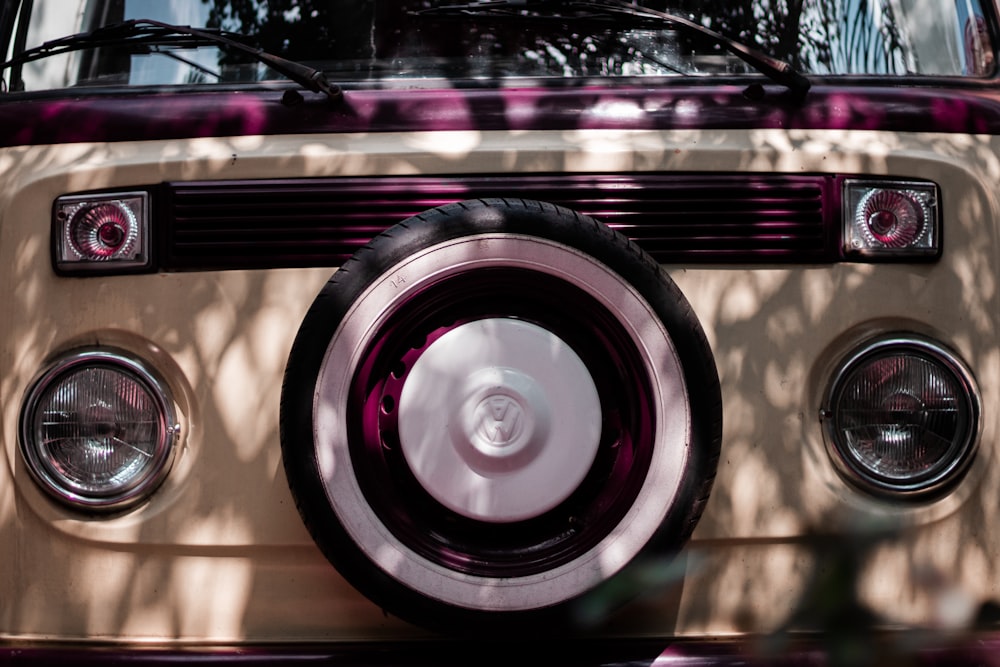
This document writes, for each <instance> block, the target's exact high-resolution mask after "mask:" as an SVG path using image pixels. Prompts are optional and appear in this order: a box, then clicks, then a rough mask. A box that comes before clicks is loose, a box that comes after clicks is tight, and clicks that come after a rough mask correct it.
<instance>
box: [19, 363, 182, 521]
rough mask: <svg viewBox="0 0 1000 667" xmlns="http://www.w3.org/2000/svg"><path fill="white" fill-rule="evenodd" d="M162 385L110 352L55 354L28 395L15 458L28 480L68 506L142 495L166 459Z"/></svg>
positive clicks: (168, 412)
mask: <svg viewBox="0 0 1000 667" xmlns="http://www.w3.org/2000/svg"><path fill="white" fill-rule="evenodd" d="M173 406H174V403H173V400H172V399H171V396H170V394H169V392H168V391H167V389H166V385H165V384H164V383H163V382H161V381H160V380H159V379H158V378H157V376H156V375H155V373H154V372H153V371H152V370H151V369H150V368H149V367H147V366H146V365H145V364H144V363H142V362H141V361H139V360H136V359H133V358H131V357H129V356H128V355H127V354H125V353H122V352H119V351H116V350H91V351H80V352H75V353H72V354H70V355H68V356H65V357H62V358H60V359H59V360H57V361H56V362H55V363H54V364H52V365H51V366H50V367H48V369H46V370H45V371H44V372H43V373H42V375H41V376H40V377H39V378H38V380H36V382H35V383H34V385H33V386H32V387H31V389H30V390H29V391H28V394H27V397H26V399H25V402H24V405H23V407H22V410H21V419H20V427H21V453H22V455H23V457H24V461H25V463H26V464H27V467H28V470H29V471H30V472H31V475H32V477H33V478H34V479H35V481H36V482H38V484H39V485H40V486H41V487H42V489H44V490H45V491H46V492H47V493H49V494H50V495H51V496H53V497H54V498H56V499H57V500H59V501H61V502H63V503H66V504H68V505H71V506H73V507H76V508H84V509H95V510H97V509H100V510H116V509H121V508H124V507H128V506H130V505H134V504H135V503H138V502H140V501H142V500H143V499H145V498H146V497H148V496H149V494H150V493H152V492H153V491H154V490H155V489H156V487H157V486H158V485H159V484H160V482H161V481H163V478H164V477H165V476H166V474H167V471H168V470H169V468H170V463H171V460H172V458H173V449H174V441H175V440H176V434H177V430H178V429H177V427H176V426H175V424H176V421H175V418H174V408H173Z"/></svg>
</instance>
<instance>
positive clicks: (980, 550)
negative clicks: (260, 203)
mask: <svg viewBox="0 0 1000 667" xmlns="http://www.w3.org/2000/svg"><path fill="white" fill-rule="evenodd" d="M998 151H1000V142H997V141H996V140H994V139H991V138H987V137H974V136H971V137H970V136H950V135H947V136H946V135H905V134H890V133H869V132H839V131H830V132H806V131H795V132H791V131H789V132H785V131H778V130H771V131H752V132H718V131H713V132H592V131H572V132H565V133H528V132H520V133H475V132H459V133H434V134H413V135H398V134H373V135H340V136H330V137H327V136H311V135H310V136H291V137H241V138H233V139H199V140H192V141H166V142H149V143H130V144H93V145H71V146H52V147H48V146H40V147H31V148H11V149H5V150H2V151H0V266H3V267H7V268H5V270H3V271H0V289H2V290H3V293H4V294H7V295H10V296H9V298H7V299H6V301H5V303H4V307H3V315H4V316H3V317H2V318H0V340H3V341H5V345H3V347H2V348H0V428H2V439H3V442H2V446H3V457H2V458H3V459H4V460H3V462H2V464H0V563H2V564H3V567H0V639H2V638H18V637H33V638H49V639H81V638H97V639H102V638H104V639H106V638H116V637H125V638H128V639H133V640H136V641H145V642H164V641H166V642H174V641H180V642H220V641H234V640H246V641H267V640H285V639H309V640H348V639H359V638H370V637H403V636H413V635H416V634H419V631H417V630H414V629H412V628H410V627H409V626H407V625H405V624H403V623H402V622H399V621H396V620H394V619H390V618H386V617H385V616H383V614H382V612H381V610H380V609H378V608H376V607H375V606H374V605H372V604H370V603H368V602H367V601H366V600H365V599H364V598H363V597H361V596H360V595H359V594H358V593H356V592H355V591H354V590H353V589H352V588H351V587H350V586H348V585H347V584H346V583H345V582H343V581H342V580H341V579H340V577H339V576H338V575H337V574H336V573H335V572H334V571H333V569H332V568H331V567H330V566H329V565H328V564H327V563H326V561H325V560H324V559H323V558H322V556H321V555H320V554H319V552H318V550H317V549H316V548H315V547H314V546H313V543H312V541H311V539H310V537H309V535H308V534H307V532H306V531H305V529H304V528H303V526H302V524H301V521H300V520H299V517H298V514H297V512H296V510H295V507H294V503H293V501H292V498H291V495H290V493H289V491H288V489H287V485H286V482H285V479H284V475H283V471H282V468H281V458H280V457H281V454H280V450H279V439H278V403H279V399H280V388H281V381H282V373H283V370H284V363H285V360H286V358H287V354H288V350H289V347H290V345H291V342H292V339H293V338H294V336H295V333H296V330H297V328H298V325H299V322H300V321H301V320H302V317H303V315H304V313H305V311H306V309H307V308H308V307H309V305H310V303H311V302H312V299H313V297H314V296H315V295H316V293H317V292H318V291H319V289H320V288H321V287H322V285H323V284H324V282H325V281H326V280H327V279H328V278H329V276H330V274H331V270H329V269H307V270H280V271H266V272H263V271H262V272H246V271H234V272H217V273H187V274H169V275H151V276H133V277H120V278H88V279H60V278H57V277H55V276H54V274H53V273H52V270H51V264H50V260H49V213H50V210H51V204H52V200H53V199H54V198H55V197H56V196H58V195H60V194H64V193H69V192H74V191H81V190H88V189H95V188H107V187H132V186H135V185H142V184H148V183H157V182H160V181H164V180H181V179H228V178H271V177H274V176H275V175H280V176H282V177H309V176H336V175H379V174H448V173H494V172H528V171H539V172H541V171H545V172H550V171H567V172H580V171H589V170H598V171H609V170H611V171H613V170H619V171H633V170H643V171H645V170H664V171H670V170H683V171H761V172H770V171H783V172H790V173H800V172H836V173H848V172H850V173H868V174H891V175H893V176H898V177H921V178H930V179H932V180H935V181H936V182H938V183H939V184H940V185H941V188H942V192H943V196H942V204H943V217H944V225H945V254H944V257H943V259H942V260H941V261H940V262H938V263H935V264H927V265H911V264H901V265H892V266H889V265H863V264H857V265H853V264H842V265H835V266H824V267H755V268H741V267H704V266H701V267H683V266H670V267H666V269H667V270H668V272H669V273H670V275H671V276H672V277H673V278H674V280H675V281H676V282H677V283H678V285H679V286H680V287H681V289H682V290H683V291H684V293H685V294H686V295H687V297H688V299H689V300H690V301H691V303H692V305H693V307H694V311H695V313H696V314H697V315H698V317H699V319H700V320H701V322H702V325H703V326H704V328H705V331H706V333H707V335H708V338H709V341H710V343H711V345H712V347H713V350H714V352H715V355H716V363H717V366H718V369H719V374H720V377H721V380H722V387H723V399H724V415H725V418H724V438H723V445H722V447H723V449H722V457H721V460H720V463H719V474H718V478H717V480H716V484H715V487H714V489H713V494H712V497H711V500H710V501H709V504H708V507H707V510H706V512H705V515H704V517H703V518H702V521H701V523H700V524H699V527H698V529H697V530H696V533H695V539H694V540H693V541H692V544H691V545H690V548H689V550H688V552H687V556H686V558H687V561H686V562H687V568H688V576H687V578H686V579H685V581H684V582H683V584H679V585H673V586H667V587H664V588H663V589H662V591H661V593H659V594H658V595H654V596H648V597H645V598H643V599H642V600H641V601H640V602H638V603H636V604H633V605H632V606H630V607H628V608H626V609H625V610H624V611H623V613H622V615H621V616H620V617H619V619H618V620H617V621H615V622H613V623H612V624H611V625H610V626H609V627H608V628H606V629H605V630H604V632H611V633H623V634H636V633H655V634H677V635H689V634H713V635H716V634H730V633H737V632H746V631H751V632H754V631H755V632H761V631H767V630H769V629H771V628H773V627H775V626H777V625H778V624H780V623H781V622H782V621H783V619H784V618H786V617H787V615H788V614H790V613H791V610H792V608H793V607H794V605H795V603H796V600H797V597H798V594H799V593H800V592H801V591H802V590H803V588H804V586H805V585H806V582H807V581H808V578H809V571H810V566H811V564H812V562H813V552H812V551H811V550H810V548H809V545H810V542H809V540H808V539H807V538H806V537H804V536H805V535H807V534H808V533H809V532H810V531H814V530H816V529H819V528H829V527H830V526H833V525H836V524H837V522H838V521H843V520H845V517H850V516H855V515H862V516H866V517H876V518H879V519H880V520H885V521H892V522H894V523H895V524H898V525H899V526H902V533H901V536H900V538H899V539H897V540H893V541H890V542H888V543H885V544H883V545H881V546H880V547H879V548H878V549H877V551H876V552H875V553H874V554H873V556H872V558H871V559H870V561H869V563H868V565H867V569H866V570H865V574H864V577H863V579H862V581H863V590H862V591H861V594H862V597H863V598H864V599H865V600H866V601H868V602H869V603H870V604H872V605H873V606H875V607H877V608H878V609H880V610H882V611H883V612H885V613H886V615H887V616H888V617H890V618H892V619H896V620H898V621H899V622H907V623H939V622H940V618H939V617H941V612H940V610H939V609H938V608H939V607H940V604H941V599H943V598H942V597H941V595H938V594H937V593H936V592H935V591H938V590H939V589H940V590H944V589H948V590H952V591H955V590H957V591H959V592H960V593H962V594H964V595H966V596H967V597H968V598H969V599H971V600H979V599H985V598H991V597H1000V570H998V565H997V563H1000V558H998V556H1000V541H998V538H997V537H995V536H994V535H993V534H992V533H993V532H994V531H989V530H986V529H984V528H983V527H984V526H993V525H996V522H997V519H998V517H997V514H998V512H1000V510H998V507H997V503H996V502H995V498H996V497H998V496H1000V479H998V475H997V472H996V471H995V469H996V466H995V461H994V459H995V440H996V436H997V423H996V411H995V410H993V409H991V406H994V405H996V404H997V401H998V398H1000V396H998V389H1000V388H998V382H1000V348H998V341H1000V337H998V335H997V334H998V332H997V328H998V327H997V324H998V323H997V319H998V313H1000V309H998V294H997V285H998V275H997V271H998V269H997V268H996V267H997V266H998V265H1000V264H998V262H997V247H998V245H997V228H996V224H995V221H996V220H997V219H998V202H997V200H996V197H995V196H994V194H993V193H994V190H995V183H997V182H998V179H1000V162H998V159H997V154H998ZM899 325H903V326H906V327H908V328H909V327H912V328H918V329H927V330H929V331H931V332H933V333H935V335H937V336H938V337H939V338H940V339H941V340H942V341H944V342H946V343H948V344H949V345H952V346H953V347H955V348H956V349H957V350H958V351H959V352H960V353H961V354H962V356H963V357H964V359H965V360H966V362H967V363H968V364H969V365H970V366H971V368H972V369H973V371H974V373H975V374H976V377H977V380H978V383H979V386H980V389H981V392H982V395H983V404H984V406H986V409H985V410H984V419H983V431H982V440H981V446H980V455H979V458H978V460H977V461H976V464H975V467H974V469H973V471H972V473H971V474H970V475H969V476H968V478H967V479H966V481H965V482H964V483H963V484H962V485H961V486H960V488H959V489H957V490H956V492H955V493H953V494H952V495H951V496H949V497H948V498H945V499H943V500H942V501H940V502H937V503H933V504H930V505H922V506H919V507H916V508H900V507H898V506H894V505H891V504H887V503H879V502H875V501H872V500H870V499H868V498H865V497H863V496H861V495H860V494H858V493H856V492H854V491H852V490H851V489H849V488H847V487H846V486H845V485H844V484H843V483H842V482H840V480H839V479H838V478H837V477H836V475H835V474H834V473H833V472H832V469H831V466H830V464H829V461H828V459H827V456H826V453H825V451H824V448H823V443H822V436H821V432H820V426H819V421H818V418H817V411H818V408H819V397H820V395H821V394H822V391H823V389H824V387H825V380H826V378H827V377H828V374H829V371H830V367H831V365H832V363H833V362H834V361H835V360H836V358H837V357H838V356H839V355H842V354H844V353H846V352H847V351H848V350H849V349H850V345H851V342H852V341H853V340H856V339H857V338H858V337H859V336H861V335H862V334H864V333H865V332H869V331H877V330H883V329H887V328H892V327H894V326H899ZM98 342H100V343H109V344H114V345H118V346H120V347H125V348H127V349H130V350H133V351H134V352H136V353H139V354H142V355H143V356H144V357H146V358H147V359H149V360H151V361H153V362H154V363H155V364H156V365H157V367H158V368H160V370H161V371H162V372H163V373H165V374H166V375H167V377H168V380H169V382H170V384H171V386H172V388H173V389H174V392H175V394H176V396H177V399H178V403H179V404H180V405H179V407H180V413H181V425H182V430H183V437H182V449H181V451H180V454H179V457H178V460H177V462H176V464H175V468H174V470H173V472H172V474H171V475H170V477H169V479H168V481H167V483H166V484H165V486H164V488H163V489H161V491H160V492H158V493H157V494H156V496H155V497H154V498H153V500H152V501H151V502H150V503H149V504H147V505H146V506H144V507H142V508H140V509H138V510H136V511H134V512H132V513H130V514H127V515H124V516H121V517H115V518H106V519H82V518H80V517H78V516H76V515H72V514H70V513H67V512H65V511H63V510H60V509H57V508H56V507H54V506H53V505H52V504H51V503H49V502H48V501H47V500H46V499H44V498H43V497H41V495H40V494H39V492H38V491H37V490H36V489H35V488H34V485H33V484H32V482H31V480H30V479H29V478H28V476H27V475H26V471H25V470H24V467H23V464H22V463H21V462H20V460H19V458H18V455H17V452H16V449H17V445H16V428H17V426H16V425H17V412H18V410H19V407H20V401H21V397H22V395H23V394H24V391H25V389H26V387H27V385H28V384H29V383H30V381H31V379H32V377H33V376H34V375H35V374H36V373H37V372H38V370H39V369H40V367H41V366H42V364H43V363H44V361H45V359H46V358H48V357H50V356H52V355H53V354H55V353H58V352H59V351H61V350H64V349H67V348H69V347H73V346H75V345H79V344H84V343H87V344H94V343H98ZM935 572H936V573H940V574H941V575H942V577H944V576H945V575H947V585H945V584H944V583H940V582H941V581H944V579H942V578H938V579H935V578H934V577H931V576H929V575H928V573H935ZM932 581H933V582H935V583H934V584H933V585H931V584H930V583H928V582H932Z"/></svg>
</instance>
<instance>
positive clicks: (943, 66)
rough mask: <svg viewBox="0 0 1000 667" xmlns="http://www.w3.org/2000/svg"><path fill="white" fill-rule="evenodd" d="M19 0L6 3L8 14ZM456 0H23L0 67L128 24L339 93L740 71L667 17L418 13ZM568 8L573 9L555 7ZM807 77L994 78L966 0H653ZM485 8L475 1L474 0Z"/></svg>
mask: <svg viewBox="0 0 1000 667" xmlns="http://www.w3.org/2000/svg"><path fill="white" fill-rule="evenodd" d="M17 4H18V3H14V5H17ZM454 4H455V2H453V0H401V1H400V2H394V3H389V2H376V0H270V1H268V0H34V2H28V3H24V4H23V6H22V7H21V9H20V10H19V11H18V12H17V13H16V14H15V13H14V12H10V11H9V10H8V15H7V17H6V18H7V20H8V23H9V25H8V26H6V29H4V30H0V35H6V34H9V35H10V39H8V40H7V41H8V42H9V43H7V44H5V45H4V47H5V51H4V55H5V59H7V58H10V57H12V56H14V55H16V54H17V53H20V52H22V51H23V50H25V49H30V48H32V47H35V46H37V45H39V44H42V43H43V42H46V41H49V40H53V39H56V38H60V37H64V36H66V35H69V34H73V33H78V32H85V31H89V30H93V29H95V28H97V27H100V26H103V25H108V24H113V23H118V22H121V21H123V20H127V19H138V18H146V19H154V20H158V21H163V22H167V23H172V24H177V25H189V26H195V27H206V28H211V29H221V30H225V31H232V32H236V33H241V34H243V35H245V36H246V41H247V43H248V44H250V45H251V46H254V47H255V48H262V49H264V50H265V51H267V52H270V53H273V54H276V55H280V56H282V57H285V58H288V59H292V60H296V61H300V62H303V63H306V64H308V65H310V66H311V67H315V68H317V69H319V70H321V71H323V72H325V73H326V75H327V77H328V78H329V79H330V80H331V81H334V82H337V83H339V84H341V85H344V86H347V87H350V86H351V85H364V84H365V83H370V82H373V81H378V82H382V83H391V82H402V83H403V84H406V85H416V84H418V83H419V82H420V81H428V80H440V79H449V80H452V81H455V82H462V81H466V82H473V83H474V82H481V81H484V80H486V81H501V80H510V79H523V78H536V79H538V78H541V79H573V78H582V79H606V78H614V79H623V78H635V77H643V78H649V77H653V78H664V77H688V76H702V77H708V76H725V75H730V76H731V75H743V74H748V73H752V72H753V70H752V69H751V68H749V67H748V66H747V65H746V63H744V62H743V61H741V60H740V59H738V58H735V57H733V56H732V55H731V54H730V53H728V52H727V51H726V50H725V49H723V48H721V47H720V45H719V44H717V43H713V42H711V41H710V40H705V39H702V38H699V37H698V36H697V35H693V34H691V33H690V32H687V31H678V30H676V29H674V27H673V26H671V25H670V24H669V23H666V22H663V21H654V20H652V19H650V18H648V17H647V18H646V19H640V18H636V17H626V16H622V15H621V14H614V15H602V14H601V12H600V11H598V10H597V9H593V8H591V9H589V10H587V11H583V10H576V11H572V10H570V9H568V8H566V9H561V8H560V3H556V2H551V1H549V2H545V3H536V5H537V8H536V5H531V6H530V8H527V7H528V6H524V7H526V8H520V9H519V8H515V9H513V10H510V11H508V12H506V13H504V14H503V15H497V14H496V13H494V12H491V11H483V10H482V9H481V8H479V7H477V8H472V9H467V10H466V11H464V12H461V13H459V12H448V13H441V12H428V13H424V14H421V13H420V12H421V11H422V10H428V9H432V8H435V7H440V6H442V5H454ZM563 4H565V5H567V6H570V5H573V4H574V3H563ZM642 4H643V5H644V6H646V7H649V8H651V9H655V10H657V11H660V12H669V13H672V14H676V15H679V16H682V17H684V18H687V19H690V20H692V21H694V22H697V23H699V24H701V25H703V26H705V27H707V28H710V29H712V30H714V31H716V32H718V33H721V34H723V35H725V36H727V37H729V38H731V39H734V40H737V41H739V42H742V43H744V44H747V45H749V46H751V47H753V48H756V49H758V50H760V51H762V52H764V53H766V54H768V55H771V56H774V57H777V58H780V59H782V60H785V61H787V62H789V63H790V64H791V65H792V66H793V67H795V68H796V69H798V70H799V71H801V72H802V73H804V74H807V75H868V76H872V75H875V76H917V77H919V76H956V77H959V76H962V77H982V76H987V75H991V74H992V73H993V69H994V58H993V47H992V45H991V44H992V42H991V35H990V34H989V30H988V26H989V25H990V23H989V21H987V20H986V18H985V17H984V15H983V11H982V7H981V6H980V2H979V1H978V0H714V1H707V0H671V1H668V2H662V1H659V2H658V1H656V0H652V1H651V2H648V3H642ZM480 6H481V3H480ZM280 78H281V76H280V75H278V74H277V73H275V72H273V71H271V70H270V69H268V68H267V67H266V65H263V64H261V63H260V62H258V61H257V60H255V59H254V58H252V57H250V56H248V55H247V54H246V53H240V52H236V51H234V50H233V49H226V48H221V49H220V48H219V47H218V46H213V45H205V44H197V45H192V44H186V45H185V44H181V43H176V44H174V43H163V44H150V43H148V42H146V43H144V44H142V45H139V44H129V45H125V44H114V45H106V46H102V47H99V48H86V49H80V50H78V51H73V52H71V53H65V54H60V55H54V56H49V57H45V58H41V59H39V60H36V61H33V62H28V63H25V64H23V65H19V66H17V67H15V68H11V69H10V70H8V71H5V72H3V79H4V83H5V85H7V86H9V87H10V89H12V90H28V91H31V90H45V89H53V88H67V87H76V86H100V85H115V86H120V85H133V86H143V85H157V86H162V85H190V84H205V85H212V84H238V83H243V82H260V81H267V80H272V79H280Z"/></svg>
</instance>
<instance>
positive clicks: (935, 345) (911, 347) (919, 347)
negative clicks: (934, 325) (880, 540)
mask: <svg viewBox="0 0 1000 667" xmlns="http://www.w3.org/2000/svg"><path fill="white" fill-rule="evenodd" d="M906 352H911V353H913V352H915V353H918V354H920V355H921V356H923V357H925V358H927V359H929V360H930V361H932V362H935V363H938V364H941V365H942V366H943V367H944V368H945V369H946V370H948V371H950V372H951V374H952V375H953V376H954V377H955V379H956V380H957V382H958V384H959V385H960V387H961V389H962V394H963V395H962V396H959V397H956V398H959V399H961V398H964V399H965V401H966V404H965V408H966V409H967V410H968V414H969V425H968V429H967V430H966V432H965V433H964V434H963V436H962V440H961V442H959V444H958V446H957V448H956V450H955V455H954V456H952V460H951V461H950V462H949V463H948V464H947V465H944V466H943V467H941V469H940V470H937V471H935V472H934V474H932V475H930V476H928V477H927V478H925V479H919V480H917V481H915V482H911V483H906V482H893V481H889V480H886V479H884V478H882V477H879V476H877V475H875V474H873V473H867V472H866V469H865V467H864V466H863V465H861V464H858V463H854V462H853V460H852V459H851V457H849V456H848V455H847V454H846V453H845V452H844V451H843V450H842V447H841V446H840V444H839V438H838V437H837V436H838V434H837V429H836V422H837V415H836V411H835V410H834V405H833V402H834V399H835V398H836V397H837V395H838V393H839V391H840V389H841V385H842V383H843V382H844V380H845V378H846V376H847V375H848V374H849V373H850V372H852V371H853V370H854V369H855V368H856V367H857V366H858V365H859V364H860V363H862V362H864V361H867V360H868V359H870V358H872V357H877V356H891V355H892V354H893V353H897V354H902V353H906ZM836 368H837V370H836V372H834V373H833V374H832V376H831V378H830V381H829V383H828V384H827V387H826V390H825V392H824V394H823V399H822V404H821V407H820V409H819V419H820V422H821V423H822V424H823V442H824V444H825V445H826V450H827V454H828V455H829V457H830V460H831V461H832V462H833V465H834V468H835V469H836V471H837V473H838V474H839V475H840V476H841V477H842V478H843V479H844V480H845V481H847V482H848V483H850V484H851V485H852V486H854V487H855V488H858V489H861V490H862V491H865V492H868V493H870V494H873V495H876V496H881V497H884V498H890V499H897V500H925V499H935V498H937V497H939V496H940V495H942V494H944V493H946V492H947V491H949V490H950V489H951V488H953V486H954V485H955V484H957V483H958V482H959V481H960V480H961V479H962V477H963V476H964V474H965V472H966V471H967V470H968V468H969V466H970V465H971V463H972V461H973V459H974V458H975V454H976V452H977V450H978V446H979V437H980V431H981V429H982V420H981V418H980V417H981V413H982V399H981V394H980V392H979V389H978V386H977V384H976V381H975V377H974V376H973V374H972V371H971V370H970V368H969V367H968V365H967V364H966V363H965V362H964V361H963V360H962V359H961V358H960V357H959V356H958V354H957V353H956V352H954V351H953V350H951V349H949V348H948V347H947V346H945V345H944V344H943V343H940V342H938V341H936V340H933V339H931V338H928V337H926V336H922V335H920V334H916V333H910V332H895V333H888V334H883V335H880V336H876V337H874V338H870V339H868V340H867V341H865V342H863V343H861V344H860V345H859V346H857V347H855V348H854V349H853V351H852V352H850V353H849V354H848V355H846V356H845V357H844V358H843V359H841V361H840V362H839V363H838V364H837V366H836Z"/></svg>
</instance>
